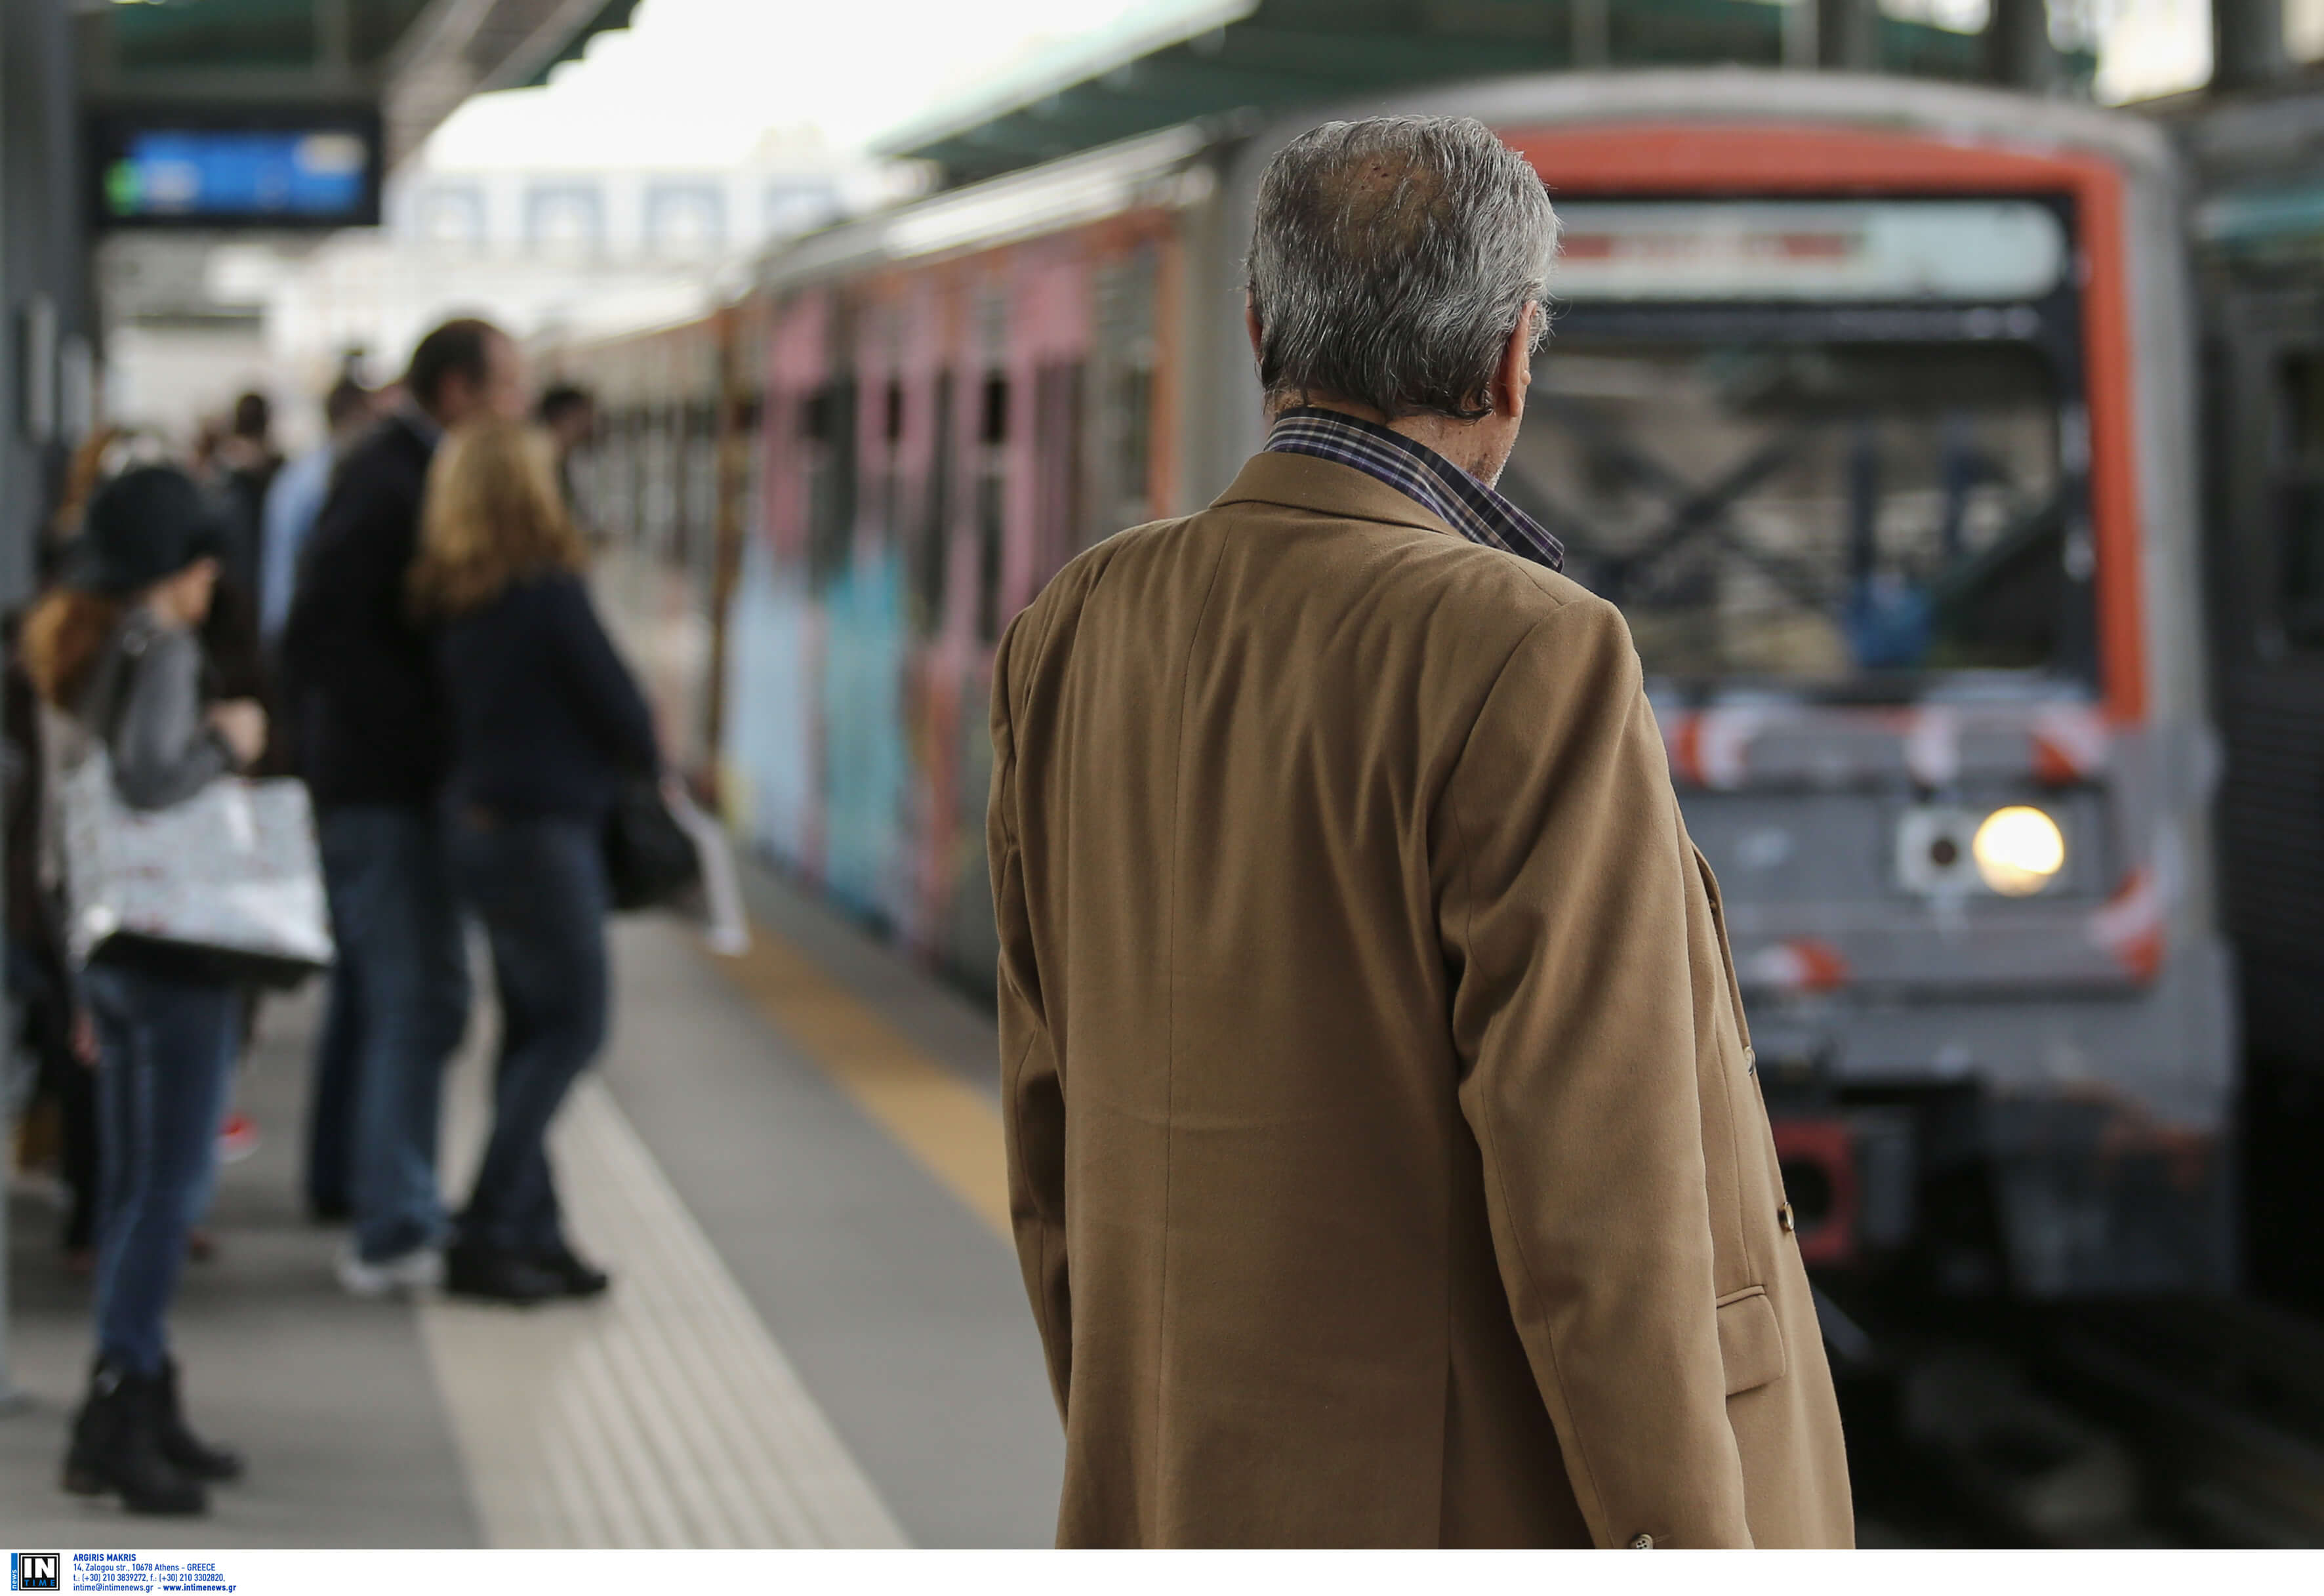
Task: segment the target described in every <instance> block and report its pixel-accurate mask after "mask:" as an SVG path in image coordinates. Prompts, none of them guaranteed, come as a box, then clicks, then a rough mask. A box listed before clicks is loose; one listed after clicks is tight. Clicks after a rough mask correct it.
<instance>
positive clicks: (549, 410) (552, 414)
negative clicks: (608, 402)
mask: <svg viewBox="0 0 2324 1596" xmlns="http://www.w3.org/2000/svg"><path fill="white" fill-rule="evenodd" d="M534 413H537V416H539V423H541V428H544V429H546V432H549V441H551V444H553V448H556V457H558V474H560V476H569V472H572V460H574V453H576V451H581V448H588V446H590V444H593V441H595V439H597V400H595V397H593V395H590V391H588V388H581V385H576V383H551V385H549V391H546V392H544V395H541V404H539V409H537V411H534ZM565 488H567V497H569V490H572V481H569V478H567V481H565Z"/></svg>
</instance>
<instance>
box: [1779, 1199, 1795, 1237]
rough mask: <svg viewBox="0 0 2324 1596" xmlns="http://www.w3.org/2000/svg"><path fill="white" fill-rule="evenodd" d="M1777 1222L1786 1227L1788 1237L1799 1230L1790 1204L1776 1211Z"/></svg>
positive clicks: (1785, 1232)
mask: <svg viewBox="0 0 2324 1596" xmlns="http://www.w3.org/2000/svg"><path fill="white" fill-rule="evenodd" d="M1775 1222H1776V1223H1777V1224H1779V1225H1782V1226H1783V1227H1784V1234H1785V1235H1787V1236H1788V1235H1790V1234H1791V1233H1792V1232H1794V1230H1795V1229H1797V1228H1798V1222H1797V1221H1795V1220H1794V1219H1793V1217H1792V1205H1791V1204H1789V1203H1786V1204H1784V1205H1783V1206H1782V1207H1781V1208H1778V1209H1776V1210H1775Z"/></svg>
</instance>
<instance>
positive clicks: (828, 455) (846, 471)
mask: <svg viewBox="0 0 2324 1596" xmlns="http://www.w3.org/2000/svg"><path fill="white" fill-rule="evenodd" d="M800 420H801V425H800V430H801V432H802V433H803V434H804V437H805V441H806V444H807V576H808V579H809V580H810V581H812V582H813V583H815V584H816V586H822V585H823V584H824V583H825V582H828V581H830V580H832V579H833V578H834V577H837V576H838V575H839V574H840V573H842V572H843V571H844V570H846V568H847V565H848V559H849V556H850V554H851V553H852V551H853V542H854V536H855V381H854V378H853V376H852V375H847V376H841V377H837V378H835V379H834V380H833V381H831V382H829V383H825V384H824V385H823V386H822V387H821V388H819V389H817V390H816V392H814V394H813V395H811V396H810V397H809V398H808V400H807V404H806V407H805V410H804V412H803V414H802V416H801V419H800Z"/></svg>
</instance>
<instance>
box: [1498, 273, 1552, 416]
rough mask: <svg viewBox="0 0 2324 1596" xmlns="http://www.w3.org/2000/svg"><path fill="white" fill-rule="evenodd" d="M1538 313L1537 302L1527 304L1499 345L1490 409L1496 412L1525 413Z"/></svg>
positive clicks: (1531, 379) (1531, 375) (1530, 383)
mask: <svg viewBox="0 0 2324 1596" xmlns="http://www.w3.org/2000/svg"><path fill="white" fill-rule="evenodd" d="M1540 316H1541V304H1540V301H1538V300H1535V301H1533V302H1531V303H1529V304H1527V305H1526V308H1525V309H1524V311H1523V312H1522V313H1521V314H1519V316H1518V317H1517V328H1516V329H1515V330H1514V331H1512V332H1511V333H1510V334H1509V341H1508V343H1507V344H1504V345H1503V346H1501V359H1500V364H1498V365H1496V366H1495V367H1494V368H1493V392H1492V401H1493V409H1494V411H1496V412H1498V413H1499V414H1501V415H1504V416H1521V415H1523V414H1524V413H1525V400H1526V389H1527V388H1528V387H1530V386H1532V384H1533V329H1534V325H1535V322H1536V321H1537V320H1538V318H1540Z"/></svg>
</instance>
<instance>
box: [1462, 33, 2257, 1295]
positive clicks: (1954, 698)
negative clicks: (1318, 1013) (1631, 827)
mask: <svg viewBox="0 0 2324 1596" xmlns="http://www.w3.org/2000/svg"><path fill="white" fill-rule="evenodd" d="M1761 81H1762V82H1768V83H1774V84H1782V83H1783V82H1784V80H1783V79H1762V80H1761ZM1789 82H1790V83H1791V84H1792V85H1794V86H1795V87H1793V88H1788V89H1782V88H1779V89H1777V90H1776V91H1775V97H1770V96H1768V95H1766V94H1765V93H1761V92H1759V91H1757V90H1754V89H1752V88H1750V87H1749V86H1748V85H1744V86H1742V87H1741V88H1738V87H1737V86H1736V83H1735V81H1734V80H1728V88H1726V89H1725V90H1723V91H1713V92H1710V93H1707V94H1702V95H1699V96H1695V97H1689V96H1686V95H1683V94H1680V95H1674V96H1670V97H1668V103H1669V104H1670V105H1671V106H1672V110H1671V112H1670V113H1669V114H1668V115H1655V114H1653V113H1652V112H1651V111H1648V112H1646V113H1641V112H1640V111H1638V110H1637V100H1636V97H1631V98H1629V99H1628V100H1626V99H1624V98H1623V97H1622V96H1621V94H1620V91H1619V90H1618V89H1616V90H1611V91H1607V92H1606V94H1605V97H1604V100H1603V104H1604V105H1605V106H1607V107H1608V108H1609V112H1610V111H1611V109H1612V107H1614V106H1621V110H1620V112H1619V119H1618V120H1615V119H1613V118H1612V116H1611V115H1592V114H1591V109H1590V107H1589V106H1586V105H1575V104H1573V103H1572V93H1571V92H1570V91H1568V92H1567V97H1566V99H1565V100H1564V101H1563V102H1561V104H1560V106H1558V110H1559V112H1560V114H1559V115H1556V116H1555V117H1554V119H1550V118H1544V119H1542V120H1539V121H1536V122H1534V123H1532V124H1530V125H1528V123H1527V121H1526V115H1527V111H1526V106H1524V105H1522V104H1517V105H1511V106H1507V107H1505V108H1504V109H1503V113H1502V114H1501V115H1498V116H1494V117H1492V118H1490V119H1492V120H1494V121H1495V122H1496V124H1497V125H1499V127H1500V128H1501V131H1502V132H1503V134H1504V136H1506V137H1508V138H1509V140H1510V141H1511V142H1512V143H1515V144H1517V146H1518V147H1520V148H1522V149H1524V150H1525V151H1526V152H1527V153H1528V155H1529V156H1530V158H1531V159H1532V160H1533V161H1535V164H1536V165H1537V166H1538V168H1539V169H1540V170H1541V171H1542V173H1543V175H1544V177H1545V180H1546V181H1547V182H1548V183H1549V185H1550V188H1551V191H1552V193H1553V196H1554V198H1556V200H1557V202H1558V205H1559V208H1560V211H1561V213H1562V215H1563V219H1564V226H1565V235H1564V248H1563V260H1562V263H1561V266H1560V268H1559V272H1558V275H1557V278H1556V280H1555V291H1556V293H1557V295H1558V304H1557V306H1556V309H1555V323H1554V328H1555V330H1554V337H1553V339H1552V342H1551V343H1550V345H1549V346H1548V347H1547V349H1546V350H1545V353H1544V355H1543V356H1542V358H1541V359H1540V360H1539V361H1538V362H1537V364H1536V367H1535V385H1534V389H1533V394H1532V399H1531V402H1530V408H1529V412H1528V416H1527V419H1526V426H1525V429H1524V434H1523V437H1522V438H1521V440H1520V442H1519V444H1518V446H1517V453H1516V456H1515V457H1514V459H1513V460H1512V462H1511V464H1510V466H1509V470H1508V475H1507V477H1506V478H1505V479H1504V482H1503V484H1502V485H1503V488H1504V490H1505V491H1506V492H1508V494H1510V496H1511V497H1513V498H1515V499H1516V500H1517V501H1518V502H1519V503H1523V504H1525V505H1526V507H1527V508H1529V509H1531V510H1532V511H1534V512H1536V513H1537V514H1538V515H1539V516H1540V517H1541V518H1542V519H1543V520H1544V521H1545V522H1546V523H1547V524H1548V525H1549V526H1550V527H1551V528H1552V529H1553V530H1554V531H1555V532H1556V533H1557V534H1558V535H1559V536H1560V537H1561V538H1562V539H1563V541H1564V543H1565V545H1566V548H1567V549H1568V551H1569V561H1568V565H1567V572H1568V574H1569V575H1571V576H1572V577H1575V578H1577V579H1578V580H1579V581H1581V582H1582V584H1583V585H1585V586H1588V587H1590V588H1591V589H1592V590H1593V591H1595V592H1597V593H1600V594H1601V595H1604V596H1606V597H1607V598H1609V599H1611V600H1613V601H1614V602H1615V603H1617V604H1619V605H1620V606H1621V607H1622V609H1623V611H1624V613H1626V614H1627V616H1628V620H1629V623H1630V626H1631V628H1632V630H1633V632H1634V633H1635V635H1636V637H1637V646H1638V650H1639V652H1640V655H1641V656H1642V658H1643V660H1644V662H1645V666H1646V673H1647V677H1648V679H1649V683H1650V692H1651V693H1652V695H1653V697H1654V699H1655V706H1656V711H1657V715H1658V716H1659V718H1660V720H1661V723H1662V727H1663V732H1664V736H1665V742H1666V744H1667V747H1668V751H1669V754H1670V762H1671V768H1672V772H1673V775H1674V779H1675V780H1676V781H1677V783H1678V786H1679V789H1680V795H1681V798H1682V801H1683V806H1684V809H1685V813H1686V816H1687V821H1688V825H1689V826H1690V828H1691V829H1692V832H1693V834H1694V836H1695V838H1696V841H1697V842H1698V843H1699V844H1700V845H1701V848H1702V849H1703V851H1704V853H1706V854H1707V855H1708V856H1709V858H1710V859H1711V863H1712V864H1713V866H1714V867H1715V868H1716V869H1717V871H1718V872H1719V874H1720V881H1721V883H1722V887H1723V890H1724V893H1725V897H1726V902H1727V912H1728V915H1729V924H1730V930H1731V933H1732V936H1733V937H1734V941H1735V957H1736V962H1737V964H1738V975H1739V977H1740V979H1741V982H1742V983H1743V986H1744V989H1745V992H1746V994H1747V997H1748V1006H1749V1010H1750V1014H1751V1019H1752V1028H1753V1031H1754V1039H1755V1043H1756V1047H1757V1057H1758V1066H1757V1067H1758V1071H1759V1075H1760V1080H1761V1084H1762V1086H1763V1089H1764V1091H1765V1092H1766V1096H1767V1100H1768V1103H1769V1107H1770V1110H1771V1112H1772V1113H1773V1115H1774V1116H1775V1124H1776V1127H1777V1130H1776V1135H1777V1142H1778V1148H1779V1151H1780V1152H1781V1154H1782V1156H1783V1158H1784V1163H1785V1167H1786V1168H1785V1173H1786V1178H1787V1184H1788V1186H1789V1188H1790V1192H1791V1195H1792V1197H1793V1201H1794V1204H1795V1206H1796V1207H1797V1209H1798V1210H1799V1211H1800V1213H1801V1218H1802V1223H1801V1231H1800V1240H1801V1245H1802V1249H1803V1252H1804V1253H1805V1254H1806V1256H1807V1257H1808V1259H1809V1260H1810V1261H1811V1262H1812V1263H1818V1264H1821V1265H1823V1266H1826V1267H1827V1268H1850V1269H1858V1270H1863V1271H1867V1272H1871V1273H1875V1274H1877V1273H1880V1272H1884V1271H1885V1272H1888V1273H1892V1274H1894V1275H1895V1276H1897V1277H1899V1278H1910V1279H1913V1280H1914V1281H1920V1282H1930V1283H1933V1284H1934V1285H1935V1286H1936V1287H1938V1288H1939V1289H1941V1290H1944V1291H1947V1292H1956V1293H1982V1292H1987V1291H2006V1292H2012V1293H2018V1294H2024V1295H2029V1296H2060V1295H2069V1294H2082V1293H2092V1292H2118V1291H2145V1290H2165V1289H2184V1288H2198V1289H2201V1288H2211V1287H2221V1286H2224V1285H2225V1284H2226V1283H2227V1280H2228V1278H2229V1277H2230V1274H2231V1267H2232V1266H2231V1246H2230V1240H2229V1225H2228V1221H2227V1213H2228V1206H2227V1196H2228V1181H2229V1175H2230V1171H2229V1167H2228V1158H2227V1153H2228V1146H2229V1143H2228V1138H2227V1126H2228V1123H2229V1121H2228V1113H2229V1102H2230V1086H2231V1082H2232V1067H2231V1060H2232V1056H2233V1046H2232V1034H2231V1033H2232V1021H2231V1014H2230V1010H2229V1007H2228V999H2227V990H2228V983H2227V974H2226V959H2225V955H2224V953H2223V951H2222V948H2221V945H2220V943H2219V940H2218V936H2217V933H2216V930H2215V928H2214V922H2215V916H2214V913H2213V910H2212V908H2211V905H2210V900H2209V899H2210V889H2209V876H2210V860H2209V840H2208V838H2209V832H2208V822H2207V819H2206V809H2207V807H2208V802H2209V789H2210V785H2211V781H2212V775H2213V770H2212V767H2213V765H2214V763H2215V760H2214V758H2213V756H2212V754H2211V752H2210V748H2211V744H2210V741H2209V736H2208V734H2207V733H2206V730H2205V716H2204V711H2203V707H2202V702H2201V687H2200V680H2201V672H2200V657H2199V631H2198V628H2197V625H2196V622H2195V619H2194V617H2195V600H2196V588H2195V577H2194V562H2193V558H2192V550H2191V541H2192V518H2191V512H2190V508H2189V500H2190V493H2189V490H2188V484H2187V480H2186V478H2187V475H2188V472H2189V470H2190V462H2189V460H2188V458H2187V457H2188V456H2189V455H2190V454H2191V452H2192V449H2193V446H2194V438H2193V434H2192V429H2191V425H2190V424H2187V423H2185V422H2184V421H2183V420H2181V418H2182V417H2183V416H2184V411H2182V410H2181V409H2180V408H2179V406H2180V405H2181V402H2182V401H2183V398H2184V392H2183V389H2184V382H2185V377H2186V372H2185V369H2184V364H2183V360H2184V355H2183V349H2184V345H2185V323H2184V320H2183V318H2184V317H2185V315H2186V310H2185V308H2184V300H2183V297H2182V296H2181V294H2180V293H2179V291H2178V290H2177V287H2176V284H2177V281H2178V279H2177V275H2176V271H2175V266H2174V265H2173V262H2174V261H2175V253H2174V252H2175V251H2176V249H2177V247H2178V246H2177V239H2176V235H2175V233H2174V230H2173V228H2172V213H2171V208H2170V204H2169V189H2168V182H2169V173H2168V167H2167V163H2166V162H2164V161H2163V160H2162V158H2161V157H2160V155H2159V153H2157V152H2156V151H2155V149H2154V147H2153V145H2152V144H2151V143H2150V142H2147V141H2145V140H2144V136H2143V130H2135V129H2130V128H2126V127H2123V126H2120V125H2118V122H2117V119H2115V118H2112V117H2109V116H2107V115H2105V114H2102V113H2096V112H2091V111H2089V110H2087V109H2078V110H2072V111H2064V110H2059V111H2054V112H2053V111H2052V110H2050V109H2047V108H2043V107H2039V106H2033V105H2032V104H2030V103H2027V102H2023V101H2018V100H2015V99H2010V98H2006V97H2002V96H1998V95H1990V94H1984V93H1980V92H1977V91H1962V90H1958V89H1952V88H1929V87H1926V86H1903V85H1896V84H1894V83H1889V84H1884V85H1881V86H1879V97H1880V104H1879V105H1878V106H1877V107H1875V106H1870V105H1867V104H1861V103H1858V102H1859V101H1861V100H1862V99H1863V96H1862V95H1857V96H1856V98H1855V99H1851V98H1850V96H1851V94H1852V93H1854V91H1853V90H1852V89H1851V88H1849V86H1846V85H1842V86H1839V87H1837V88H1832V87H1830V86H1826V85H1818V86H1816V92H1817V94H1819V95H1821V97H1822V99H1823V101H1824V102H1825V103H1822V104H1817V103H1812V102H1811V101H1810V100H1809V98H1808V97H1803V96H1802V95H1801V93H1800V89H1799V87H1796V86H1797V85H1798V80H1797V79H1790V80H1789ZM1722 96H1723V98H1722ZM1786 96H1787V97H1786ZM1690 102H1691V103H1690ZM2045 118H2047V119H2049V121H2048V122H2046V123H2045V121H2044V119H2045ZM2174 385H2175V387H2176V388H2177V390H2178V391H2177V392H2173V391H2172V390H2173V388H2174Z"/></svg>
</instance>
